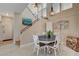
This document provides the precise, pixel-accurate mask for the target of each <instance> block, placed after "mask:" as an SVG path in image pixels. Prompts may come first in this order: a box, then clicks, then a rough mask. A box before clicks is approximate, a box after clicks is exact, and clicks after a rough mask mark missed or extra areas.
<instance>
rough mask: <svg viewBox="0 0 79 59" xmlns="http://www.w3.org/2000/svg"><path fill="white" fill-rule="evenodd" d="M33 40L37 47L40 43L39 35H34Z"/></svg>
mask: <svg viewBox="0 0 79 59" xmlns="http://www.w3.org/2000/svg"><path fill="white" fill-rule="evenodd" d="M33 40H34V45H35V46H37V43H38V42H39V41H38V36H37V35H33Z"/></svg>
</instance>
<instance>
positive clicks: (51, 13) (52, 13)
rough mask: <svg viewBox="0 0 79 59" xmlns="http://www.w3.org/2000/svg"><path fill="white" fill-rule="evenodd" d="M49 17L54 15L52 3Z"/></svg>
mask: <svg viewBox="0 0 79 59" xmlns="http://www.w3.org/2000/svg"><path fill="white" fill-rule="evenodd" d="M50 15H51V16H53V15H54V10H53V3H51V11H50Z"/></svg>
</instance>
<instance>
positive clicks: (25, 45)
mask: <svg viewBox="0 0 79 59" xmlns="http://www.w3.org/2000/svg"><path fill="white" fill-rule="evenodd" d="M32 44H33V42H31V43H27V44H24V45H20V48H22V47H27V46H29V45H32Z"/></svg>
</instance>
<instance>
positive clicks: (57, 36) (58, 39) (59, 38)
mask: <svg viewBox="0 0 79 59" xmlns="http://www.w3.org/2000/svg"><path fill="white" fill-rule="evenodd" d="M55 40H56V41H57V44H56V45H57V46H58V45H59V44H60V43H61V36H60V35H56V39H55Z"/></svg>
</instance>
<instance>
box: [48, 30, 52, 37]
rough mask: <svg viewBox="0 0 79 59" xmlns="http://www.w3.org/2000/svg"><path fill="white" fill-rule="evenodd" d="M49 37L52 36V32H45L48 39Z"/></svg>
mask: <svg viewBox="0 0 79 59" xmlns="http://www.w3.org/2000/svg"><path fill="white" fill-rule="evenodd" d="M51 35H53V32H52V31H50V30H49V31H48V32H47V36H48V38H51Z"/></svg>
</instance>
